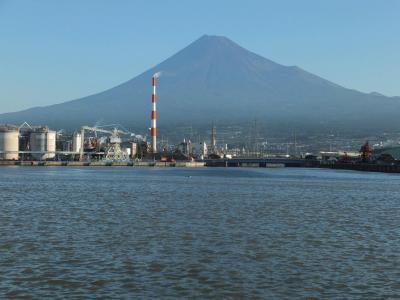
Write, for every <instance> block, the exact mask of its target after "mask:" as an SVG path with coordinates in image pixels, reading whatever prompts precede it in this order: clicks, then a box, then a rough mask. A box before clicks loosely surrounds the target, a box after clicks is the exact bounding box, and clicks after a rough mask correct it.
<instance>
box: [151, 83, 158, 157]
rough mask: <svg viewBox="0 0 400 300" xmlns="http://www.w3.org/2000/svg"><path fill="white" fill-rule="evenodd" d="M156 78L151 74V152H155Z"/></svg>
mask: <svg viewBox="0 0 400 300" xmlns="http://www.w3.org/2000/svg"><path fill="white" fill-rule="evenodd" d="M156 80H157V76H156V75H153V78H152V83H153V95H152V97H151V102H152V105H153V109H152V111H151V138H152V150H153V153H157V115H156Z"/></svg>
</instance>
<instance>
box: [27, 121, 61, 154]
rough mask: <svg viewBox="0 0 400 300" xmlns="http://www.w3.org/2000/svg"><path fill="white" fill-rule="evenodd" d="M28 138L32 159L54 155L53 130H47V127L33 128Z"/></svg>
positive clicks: (54, 134)
mask: <svg viewBox="0 0 400 300" xmlns="http://www.w3.org/2000/svg"><path fill="white" fill-rule="evenodd" d="M29 140H30V145H31V151H32V157H33V159H36V160H46V159H52V158H54V157H55V156H56V154H55V151H56V132H55V131H53V130H49V128H47V127H40V128H35V129H34V130H33V131H32V132H31V134H30V137H29ZM35 152H36V153H35Z"/></svg>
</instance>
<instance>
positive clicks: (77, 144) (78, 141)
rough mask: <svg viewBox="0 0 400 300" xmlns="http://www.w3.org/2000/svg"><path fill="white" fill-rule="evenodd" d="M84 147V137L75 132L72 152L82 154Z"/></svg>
mask: <svg viewBox="0 0 400 300" xmlns="http://www.w3.org/2000/svg"><path fill="white" fill-rule="evenodd" d="M81 147H82V135H81V133H79V132H75V133H74V135H73V137H72V152H77V153H78V152H80V151H81Z"/></svg>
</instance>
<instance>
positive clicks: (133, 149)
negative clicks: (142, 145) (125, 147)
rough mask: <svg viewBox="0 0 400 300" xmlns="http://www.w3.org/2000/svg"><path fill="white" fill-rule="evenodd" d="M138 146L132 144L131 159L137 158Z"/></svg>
mask: <svg viewBox="0 0 400 300" xmlns="http://www.w3.org/2000/svg"><path fill="white" fill-rule="evenodd" d="M137 148H138V147H137V144H136V143H132V144H131V153H130V157H131V158H132V159H133V158H136V156H137Z"/></svg>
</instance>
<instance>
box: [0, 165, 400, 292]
mask: <svg viewBox="0 0 400 300" xmlns="http://www.w3.org/2000/svg"><path fill="white" fill-rule="evenodd" d="M399 187H400V175H396V174H383V173H367V172H355V171H345V170H323V169H300V168H282V169H261V168H254V169H246V168H200V169H190V168H129V167H121V168H113V167H110V168H102V167H99V168H96V167H91V168H88V167H86V168H75V167H67V168H66V167H64V168H63V167H2V168H0V299H5V298H11V299H13V298H14V299H20V298H26V299H30V298H32V299H61V298H63V299H98V298H104V299H156V298H164V299H165V298H167V299H168V298H208V299H224V298H246V299H307V298H308V299H313V298H315V299H317V298H322V299H346V298H347V299H349V298H351V299H377V298H382V299H384V298H399V297H400V279H399V278H400V217H399V216H400V189H399Z"/></svg>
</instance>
